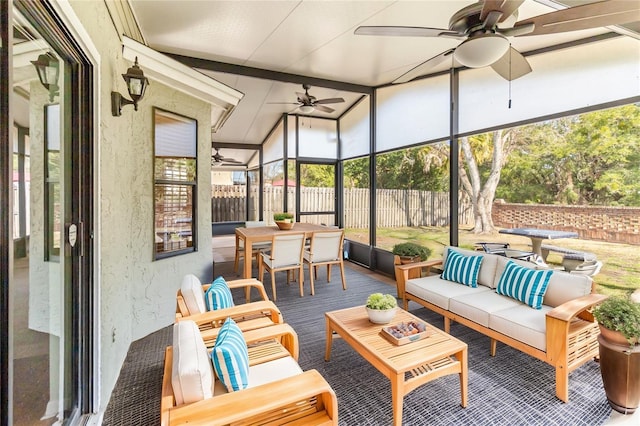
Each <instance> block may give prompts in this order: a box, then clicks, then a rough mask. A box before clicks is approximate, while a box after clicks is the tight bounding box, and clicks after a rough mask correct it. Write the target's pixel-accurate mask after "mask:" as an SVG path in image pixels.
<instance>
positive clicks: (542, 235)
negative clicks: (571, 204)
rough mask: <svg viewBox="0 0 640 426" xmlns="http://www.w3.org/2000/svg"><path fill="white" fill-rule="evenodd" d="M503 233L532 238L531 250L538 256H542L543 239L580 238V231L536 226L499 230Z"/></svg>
mask: <svg viewBox="0 0 640 426" xmlns="http://www.w3.org/2000/svg"><path fill="white" fill-rule="evenodd" d="M498 232H499V233H501V234H510V235H521V236H523V237H529V238H531V250H532V251H533V252H534V253H535V254H537V255H538V256H542V248H541V246H542V240H556V239H559V238H578V233H577V232H573V231H555V230H552V229H536V228H509V229H501V230H499V231H498Z"/></svg>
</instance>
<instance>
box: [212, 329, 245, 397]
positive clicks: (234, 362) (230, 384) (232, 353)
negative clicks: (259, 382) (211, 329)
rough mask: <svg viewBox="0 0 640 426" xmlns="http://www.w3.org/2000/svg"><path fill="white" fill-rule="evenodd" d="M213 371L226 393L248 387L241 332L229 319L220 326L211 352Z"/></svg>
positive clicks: (243, 342)
mask: <svg viewBox="0 0 640 426" xmlns="http://www.w3.org/2000/svg"><path fill="white" fill-rule="evenodd" d="M211 360H212V361H213V369H214V370H215V372H216V376H218V379H220V381H221V382H222V383H223V384H224V385H225V387H226V388H227V391H228V392H234V391H239V390H242V389H246V388H247V386H248V385H249V353H248V351H247V343H246V342H245V341H244V336H243V335H242V331H241V330H240V328H239V327H238V326H237V325H236V323H235V321H234V320H232V319H231V318H227V320H226V321H225V322H224V324H223V325H222V328H221V329H220V333H218V337H217V339H216V344H215V346H214V347H213V351H211Z"/></svg>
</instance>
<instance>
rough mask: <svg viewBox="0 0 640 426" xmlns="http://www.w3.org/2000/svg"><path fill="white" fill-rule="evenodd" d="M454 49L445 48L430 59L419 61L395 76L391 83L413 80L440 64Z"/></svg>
mask: <svg viewBox="0 0 640 426" xmlns="http://www.w3.org/2000/svg"><path fill="white" fill-rule="evenodd" d="M454 50H455V49H449V50H446V51H444V52H442V53H440V54H439V55H437V56H434V57H433V58H431V59H428V60H427V61H425V62H423V63H421V64H420V65H417V66H415V67H414V68H412V69H410V70H409V71H407V72H406V73H404V74H402V75H401V76H400V77H398V78H396V79H395V80H393V81H392V82H391V83H393V84H399V83H406V82H408V81H411V80H413V79H414V78H416V77H419V76H421V75H423V74H425V73H426V72H427V71H428V70H429V69H430V68H433V67H435V66H437V65H439V64H441V63H442V62H444V61H445V60H446V59H448V57H449V55H451V54H452V53H453V52H454Z"/></svg>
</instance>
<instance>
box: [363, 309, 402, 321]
mask: <svg viewBox="0 0 640 426" xmlns="http://www.w3.org/2000/svg"><path fill="white" fill-rule="evenodd" d="M367 314H368V315H369V321H371V322H372V323H374V324H388V323H390V322H391V320H393V318H394V317H395V316H396V308H392V309H371V308H367Z"/></svg>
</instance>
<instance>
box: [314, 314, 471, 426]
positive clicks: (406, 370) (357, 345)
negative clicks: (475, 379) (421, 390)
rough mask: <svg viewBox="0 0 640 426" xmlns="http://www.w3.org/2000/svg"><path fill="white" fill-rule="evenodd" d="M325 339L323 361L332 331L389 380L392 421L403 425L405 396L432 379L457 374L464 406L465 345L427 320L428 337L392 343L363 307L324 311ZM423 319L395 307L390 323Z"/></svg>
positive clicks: (326, 356) (329, 349) (329, 347)
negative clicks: (404, 342)
mask: <svg viewBox="0 0 640 426" xmlns="http://www.w3.org/2000/svg"><path fill="white" fill-rule="evenodd" d="M325 319H326V322H327V330H326V332H327V341H326V350H325V357H324V359H325V361H329V359H330V357H331V344H332V342H333V332H334V331H335V332H336V333H337V335H339V336H340V337H342V338H343V339H344V340H345V341H346V342H347V343H349V345H351V347H352V348H354V349H355V350H356V351H357V352H358V353H359V354H360V355H362V356H363V357H364V359H366V360H367V361H368V362H369V363H370V364H371V365H373V366H374V367H375V368H376V369H377V370H378V371H380V372H381V373H382V374H384V375H385V376H387V378H388V379H389V380H390V381H391V401H392V407H393V424H394V425H397V426H400V425H401V424H402V403H403V399H404V396H405V395H406V394H408V393H409V392H411V391H412V390H414V389H416V388H417V387H418V386H421V385H423V384H425V383H427V382H429V381H431V380H434V379H437V378H438V377H442V376H446V375H448V374H455V373H457V374H459V376H460V394H461V398H462V403H461V404H460V405H462V407H466V406H467V378H468V375H467V344H466V343H464V342H461V341H460V340H458V339H456V338H455V337H452V336H450V335H449V334H447V333H445V332H444V331H442V330H439V329H437V328H435V327H433V326H432V325H430V324H428V323H427V330H428V331H429V332H430V333H429V337H426V338H423V339H421V340H417V341H415V342H411V343H407V344H405V345H400V346H398V345H395V344H393V343H391V342H390V341H389V340H387V339H386V338H384V337H383V336H381V335H380V331H381V330H382V327H384V325H380V324H373V323H371V322H369V317H368V316H367V311H366V309H365V307H364V306H357V307H355V308H348V309H342V310H339V311H332V312H327V313H325ZM408 321H420V322H423V323H426V321H424V320H422V319H420V318H418V317H416V316H414V315H412V314H410V313H409V312H407V311H405V310H402V309H400V308H398V310H397V312H396V316H395V318H394V319H393V320H392V321H391V323H389V325H394V324H398V323H401V322H408Z"/></svg>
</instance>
